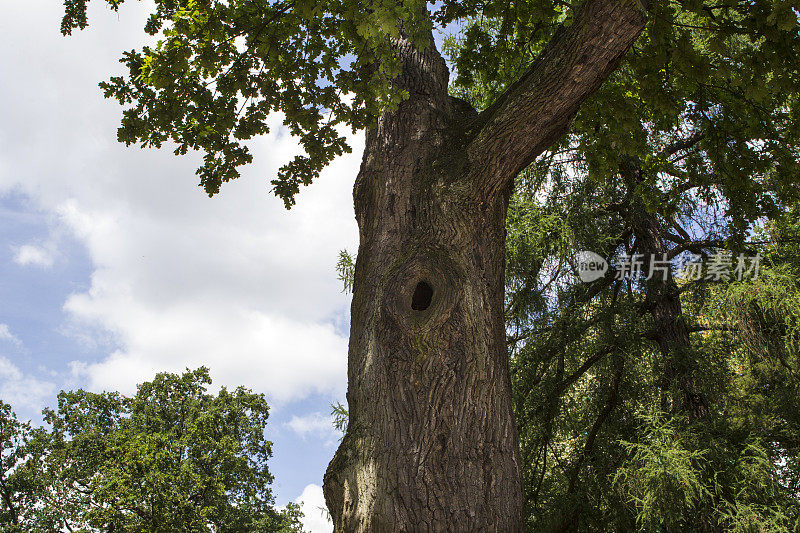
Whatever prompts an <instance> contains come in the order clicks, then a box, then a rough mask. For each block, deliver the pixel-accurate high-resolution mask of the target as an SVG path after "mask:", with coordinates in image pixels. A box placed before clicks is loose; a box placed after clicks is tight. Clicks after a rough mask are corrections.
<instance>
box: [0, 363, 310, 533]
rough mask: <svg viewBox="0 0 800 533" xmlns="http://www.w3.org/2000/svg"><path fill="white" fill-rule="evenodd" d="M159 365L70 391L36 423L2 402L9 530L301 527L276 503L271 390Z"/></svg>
mask: <svg viewBox="0 0 800 533" xmlns="http://www.w3.org/2000/svg"><path fill="white" fill-rule="evenodd" d="M210 383H211V379H210V377H209V374H208V370H207V369H206V368H200V369H198V370H195V371H187V372H186V373H184V374H183V375H175V374H167V373H162V374H158V375H157V376H156V377H155V379H154V380H153V381H151V382H147V383H143V384H141V385H140V386H139V387H138V390H137V392H136V394H135V395H134V396H133V397H126V396H123V395H120V394H119V393H102V394H94V393H90V392H86V391H83V390H78V391H72V392H63V391H62V392H61V393H60V394H59V396H58V407H57V408H56V409H45V411H44V415H45V416H44V419H45V421H46V422H47V423H48V424H49V425H50V428H51V429H50V430H45V429H37V430H33V429H31V428H30V426H29V425H26V424H21V423H19V422H18V421H17V420H16V417H14V415H13V413H11V411H10V408H9V407H8V406H7V405H5V404H0V438H2V441H0V444H1V445H2V458H3V469H2V470H0V490H2V492H3V494H2V496H3V498H2V503H0V531H4V532H6V531H8V532H22V531H25V532H42V533H44V532H47V533H51V532H53V531H86V532H88V531H215V532H240V531H253V532H264V533H266V532H282V533H289V532H291V531H300V524H299V522H298V518H299V516H300V513H299V509H298V508H297V506H296V505H294V504H290V505H289V506H288V507H287V508H286V509H285V510H284V511H278V510H276V509H275V508H274V507H273V497H272V493H271V490H270V488H269V485H270V484H271V482H272V475H271V474H270V472H269V470H268V468H267V460H268V459H269V457H270V456H271V453H272V452H271V443H270V442H269V441H267V440H266V439H265V438H264V427H265V425H266V421H267V416H268V413H269V408H268V406H267V404H266V401H265V399H264V396H263V395H261V394H254V393H252V392H250V391H249V390H247V389H244V388H242V387H239V388H237V389H236V390H234V391H228V390H227V389H225V388H222V389H221V390H220V391H219V393H218V394H217V395H213V394H209V393H208V392H207V390H206V387H207V386H208V385H209V384H210Z"/></svg>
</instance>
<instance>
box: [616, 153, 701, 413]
mask: <svg viewBox="0 0 800 533" xmlns="http://www.w3.org/2000/svg"><path fill="white" fill-rule="evenodd" d="M621 170H622V174H623V177H624V178H625V180H626V182H627V183H626V184H627V187H628V190H629V194H631V195H632V200H631V206H630V215H631V225H632V229H633V235H634V237H635V238H636V249H637V251H638V252H639V253H641V254H642V255H643V256H644V257H643V262H644V265H643V268H644V274H645V275H648V274H650V273H651V272H652V273H653V274H652V277H651V279H649V280H647V282H646V284H645V302H644V305H645V309H646V310H647V312H648V313H649V314H650V316H651V317H652V319H653V329H652V330H651V331H650V333H649V335H648V336H649V337H650V338H651V339H652V340H654V341H655V342H656V343H657V344H658V350H659V352H660V354H661V358H662V361H663V362H664V369H663V374H662V377H661V388H662V401H661V402H662V409H663V410H665V411H666V410H668V405H667V403H668V402H667V400H668V398H669V396H670V395H672V396H673V398H672V402H671V403H672V410H673V411H679V412H683V413H686V414H687V416H688V417H689V419H690V420H693V419H698V418H702V417H704V416H706V415H707V414H708V405H707V403H706V399H705V396H704V395H703V394H702V392H701V391H700V388H699V387H698V385H697V383H696V381H695V378H694V376H693V374H694V370H695V367H696V362H695V360H694V355H693V353H692V343H691V339H690V337H689V327H688V325H687V324H686V319H685V317H684V315H683V308H682V305H681V298H680V292H679V291H678V285H677V284H676V283H675V279H674V278H673V276H672V272H671V270H670V271H669V272H668V273H667V277H666V279H664V277H663V273H662V272H659V271H653V270H651V264H650V262H651V260H653V259H655V260H663V259H664V258H665V257H667V254H668V253H669V251H670V249H669V247H668V245H667V242H666V238H665V228H664V227H663V225H662V224H661V223H660V222H659V220H658V218H657V217H656V215H655V214H653V213H650V212H648V211H647V209H646V207H645V205H644V202H643V201H642V199H641V198H640V197H638V196H637V195H636V194H637V193H636V192H635V191H636V188H637V186H638V184H639V183H640V182H641V181H642V179H643V177H642V170H641V165H640V164H639V162H638V161H636V160H630V161H628V166H627V168H623V169H621Z"/></svg>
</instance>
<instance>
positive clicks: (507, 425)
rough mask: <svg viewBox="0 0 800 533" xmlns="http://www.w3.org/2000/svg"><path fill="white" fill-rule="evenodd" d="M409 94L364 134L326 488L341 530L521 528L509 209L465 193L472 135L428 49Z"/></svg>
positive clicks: (409, 81)
mask: <svg viewBox="0 0 800 533" xmlns="http://www.w3.org/2000/svg"><path fill="white" fill-rule="evenodd" d="M398 50H399V51H400V52H401V53H402V54H403V56H404V62H405V65H404V66H405V68H404V74H403V77H402V80H400V81H401V82H402V83H403V84H404V85H406V88H408V89H409V91H410V92H412V97H411V98H410V99H409V100H407V101H405V102H403V103H402V104H401V105H400V107H399V109H398V110H397V111H395V112H393V113H389V114H387V115H384V116H383V117H381V119H380V121H379V122H378V125H377V127H376V128H373V129H370V130H369V131H368V132H367V142H366V146H365V151H364V159H363V163H362V166H361V170H360V172H359V175H358V178H357V180H356V185H355V191H354V197H355V209H356V218H357V220H358V225H359V228H360V246H359V250H358V259H357V262H356V271H355V280H354V284H353V287H354V292H353V302H352V309H351V312H352V325H351V336H350V360H349V375H348V379H349V384H350V386H349V389H348V395H347V401H348V404H349V407H350V420H349V423H348V430H347V434H346V436H345V437H344V439H343V441H342V445H341V446H340V448H339V450H338V451H337V453H336V456H335V457H334V459H333V461H332V462H331V465H330V467H329V469H328V472H327V474H326V476H325V496H326V499H327V502H328V506H329V508H330V510H331V515H332V516H333V517H334V519H335V527H336V529H337V531H348V532H350V531H412V530H413V531H425V530H433V531H440V530H445V529H451V530H457V531H478V530H491V529H493V528H497V527H498V525H501V524H502V527H503V529H504V530H508V531H519V530H522V525H521V502H522V492H521V482H520V466H519V450H518V443H517V433H516V427H515V425H514V420H513V416H512V409H511V385H510V378H509V371H508V359H507V354H506V349H505V330H504V316H503V296H504V293H503V290H504V258H505V213H506V205H507V197H506V196H498V197H496V198H495V199H494V200H493V201H492V202H489V203H485V204H479V203H478V201H477V200H476V199H475V198H474V195H472V194H470V190H469V188H468V187H465V186H464V182H465V177H466V175H465V164H464V163H465V162H466V161H467V156H466V154H465V153H464V148H465V144H464V143H463V142H459V141H460V139H459V136H463V129H464V125H465V123H466V122H467V121H469V120H470V119H471V118H474V116H475V112H474V111H471V110H470V108H469V106H467V105H466V104H463V103H459V102H458V101H457V100H455V99H453V98H450V97H448V96H447V93H446V91H447V70H446V67H445V65H444V61H443V60H442V59H441V57H439V56H438V54H437V53H436V51H435V48H433V46H432V45H431V46H430V47H429V48H427V49H426V51H425V52H424V53H423V52H419V51H418V50H414V49H413V48H412V47H411V46H410V45H408V44H407V43H402V44H401V45H399V46H398Z"/></svg>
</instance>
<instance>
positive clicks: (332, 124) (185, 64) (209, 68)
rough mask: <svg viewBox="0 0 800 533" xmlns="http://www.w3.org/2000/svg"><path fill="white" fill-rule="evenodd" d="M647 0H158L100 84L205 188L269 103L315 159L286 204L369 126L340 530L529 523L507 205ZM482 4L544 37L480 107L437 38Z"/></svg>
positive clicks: (73, 24) (281, 180)
mask: <svg viewBox="0 0 800 533" xmlns="http://www.w3.org/2000/svg"><path fill="white" fill-rule="evenodd" d="M107 3H108V4H109V5H110V6H111V7H112V8H115V9H116V8H117V7H118V6H119V5H120V4H121V0H107ZM649 4H650V2H648V1H640V0H636V1H624V2H620V1H617V0H587V1H586V2H585V3H583V4H582V5H581V6H572V5H570V4H568V3H565V2H553V1H543V0H533V1H532V2H529V3H523V4H514V5H513V7H512V6H511V5H509V4H508V3H507V2H499V1H494V0H490V1H488V2H479V3H476V2H452V1H445V2H443V3H441V4H438V5H437V7H436V10H435V11H434V12H433V13H430V12H429V11H428V9H427V5H426V3H425V2H420V1H418V0H406V1H401V2H395V1H391V2H381V1H375V2H368V3H366V4H363V3H361V2H351V1H349V0H343V1H340V0H336V1H331V2H324V3H318V2H308V1H304V0H299V1H298V0H295V1H287V2H272V1H267V0H258V1H249V0H248V1H244V0H230V1H217V0H191V1H188V0H177V1H176V0H157V1H156V3H155V5H156V9H155V11H154V12H153V14H152V16H151V18H150V20H149V22H148V24H147V26H146V28H145V29H146V31H147V32H148V33H150V34H151V35H157V34H158V35H159V39H160V40H159V42H158V44H156V45H154V46H151V47H147V48H144V49H143V50H142V51H133V52H129V53H126V54H125V56H124V57H123V62H124V63H125V64H126V65H127V67H128V68H129V74H128V75H127V76H125V77H115V78H112V79H111V80H110V81H108V82H106V83H104V84H103V85H102V86H103V88H104V90H105V92H106V95H107V96H110V97H114V98H117V99H118V100H119V101H120V102H121V103H122V104H123V105H124V106H126V109H125V111H124V114H123V121H122V127H121V128H120V130H119V138H120V140H121V141H123V142H126V143H142V144H143V145H146V146H161V145H162V143H164V142H167V141H168V140H172V141H174V142H175V143H176V145H177V147H176V152H177V153H186V152H187V151H188V150H189V149H199V150H202V151H204V152H205V153H206V155H205V159H204V165H203V166H202V167H201V169H199V171H198V173H199V175H200V179H201V184H202V185H203V186H204V187H205V189H206V191H207V192H208V193H209V194H213V193H215V192H216V191H217V190H218V188H219V186H220V184H221V183H222V182H224V181H227V180H229V179H231V178H233V177H236V175H237V171H236V168H237V167H238V166H240V165H241V164H244V163H247V162H249V161H250V158H251V156H250V154H249V153H248V152H247V150H246V148H245V147H244V146H243V145H242V140H244V139H248V138H250V137H252V136H253V135H257V134H261V133H264V132H266V116H267V114H268V113H270V112H274V111H280V112H283V113H284V114H285V124H286V125H287V126H288V128H289V129H290V131H291V132H292V133H293V134H294V135H296V136H297V137H298V138H299V139H300V142H301V144H302V146H303V148H304V149H305V152H306V153H305V154H303V155H301V156H299V157H298V158H296V159H294V160H293V161H291V162H290V163H288V164H287V165H286V166H285V167H283V169H282V170H281V171H280V172H279V175H278V177H277V178H276V179H275V180H273V182H272V183H273V186H274V190H275V192H276V193H277V194H278V195H279V196H280V197H282V198H283V199H284V200H285V201H286V202H287V205H290V204H291V202H292V199H293V197H294V194H295V193H296V192H297V191H298V189H299V185H300V184H304V183H308V182H309V181H311V179H312V178H313V177H314V176H315V175H316V174H317V173H318V172H319V169H320V168H321V167H322V166H324V165H325V164H326V163H327V162H328V161H329V160H330V159H331V158H332V157H334V156H335V155H337V154H339V153H341V152H342V151H344V150H346V149H347V148H346V145H345V143H344V140H343V138H342V136H341V134H340V133H339V130H337V129H336V126H337V125H347V126H350V127H352V128H362V127H366V126H369V129H368V130H367V139H366V144H365V152H364V158H363V164H362V167H361V170H360V172H359V175H358V177H357V179H356V185H355V189H354V200H355V212H356V219H357V221H358V225H359V230H360V246H359V253H358V257H357V260H356V264H355V272H354V278H353V279H354V281H353V304H352V320H351V334H350V351H349V362H348V368H349V372H348V381H349V387H348V397H347V399H348V407H349V415H350V418H349V423H348V426H347V432H346V434H345V436H344V438H343V440H342V443H341V445H340V447H339V450H338V451H337V453H336V456H335V457H334V459H333V461H332V462H331V464H330V467H329V469H328V472H327V474H326V476H325V483H324V489H325V497H326V501H327V503H328V507H329V508H330V511H331V514H332V517H333V521H334V524H335V527H336V528H337V529H338V530H345V531H366V530H384V529H399V530H404V529H407V530H412V529H426V528H427V529H433V530H438V529H443V528H445V527H448V528H452V529H457V530H481V529H492V528H496V527H498V524H502V525H503V527H504V528H506V529H507V530H509V531H515V530H520V529H522V527H523V526H522V513H521V511H522V491H521V483H520V463H519V448H518V440H517V432H516V428H515V424H514V421H513V415H512V401H511V387H510V379H509V373H508V359H507V352H506V345H505V342H504V337H505V325H504V316H503V303H504V297H503V289H504V256H505V246H504V244H505V215H506V210H507V205H508V199H509V196H510V193H511V192H512V190H513V187H514V180H515V178H516V177H517V175H518V174H519V172H520V171H522V170H523V169H524V168H526V167H527V166H528V165H530V164H531V163H532V162H533V161H534V160H535V159H536V158H537V157H538V156H539V155H540V154H541V153H542V152H543V151H544V150H546V149H547V148H548V147H549V146H550V145H551V144H552V143H553V142H555V141H556V140H558V139H559V137H560V136H561V135H563V133H564V132H565V131H566V130H567V129H568V128H569V124H570V122H571V121H572V119H573V118H574V116H575V114H576V112H577V111H578V108H579V106H580V104H581V102H582V101H583V100H584V99H585V98H586V97H587V96H589V95H590V94H591V93H592V92H593V91H595V90H596V89H597V88H598V87H599V86H600V84H601V83H602V81H603V80H604V79H605V78H606V77H607V76H608V74H609V73H610V72H612V71H613V69H614V68H615V67H616V66H617V65H618V63H619V62H620V60H621V58H622V56H623V55H624V54H625V52H626V51H627V50H628V48H629V47H630V45H631V44H632V43H633V41H634V39H635V38H636V36H637V35H638V34H639V32H640V31H641V29H642V28H643V26H644V24H645V21H646V11H647V8H648V7H649ZM476 16H487V17H490V18H493V19H494V18H498V17H501V18H502V19H503V21H504V22H503V23H504V24H505V25H506V27H513V28H523V27H524V28H531V31H535V32H538V33H537V35H542V36H544V37H546V40H548V42H549V44H548V45H546V46H543V47H541V54H539V56H538V57H537V59H536V61H530V60H525V61H523V62H521V63H520V64H519V65H518V69H517V71H516V72H517V77H516V78H517V79H516V81H515V82H514V84H512V85H509V86H508V88H507V89H506V90H505V91H504V92H503V93H502V94H500V93H499V92H498V94H497V96H496V97H495V98H493V99H492V102H491V105H487V107H486V108H485V109H483V110H482V112H480V113H478V112H477V111H476V110H475V109H474V108H473V106H471V105H469V104H468V103H466V102H464V101H463V100H460V99H457V98H453V97H451V96H449V95H448V93H447V89H448V79H449V75H448V71H447V68H446V65H445V61H444V60H443V58H442V57H441V55H440V54H439V53H438V51H437V50H436V49H435V46H434V45H433V38H432V34H431V29H432V27H433V26H434V25H438V26H440V27H445V26H447V25H449V24H451V23H458V22H459V21H464V20H466V19H470V18H473V17H476ZM86 23H87V20H86V0H67V1H66V15H65V18H64V23H63V26H62V31H63V32H65V33H69V32H70V31H71V30H72V29H74V28H82V27H85V26H86ZM556 28H558V30H556ZM529 33H530V32H529ZM485 35H486V36H488V33H485ZM467 55H469V56H471V57H473V58H474V57H475V51H474V50H470V51H468V52H467ZM340 95H342V96H344V95H346V96H347V98H344V97H340ZM489 103H490V102H487V104H489Z"/></svg>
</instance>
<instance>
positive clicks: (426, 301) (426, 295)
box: [411, 281, 433, 311]
mask: <svg viewBox="0 0 800 533" xmlns="http://www.w3.org/2000/svg"><path fill="white" fill-rule="evenodd" d="M432 298H433V288H432V287H431V286H430V285H428V283H427V282H425V281H420V282H419V283H417V288H416V289H414V295H413V296H412V297H411V309H413V310H414V311H424V310H426V309H427V308H428V307H430V306H431V299H432Z"/></svg>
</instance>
